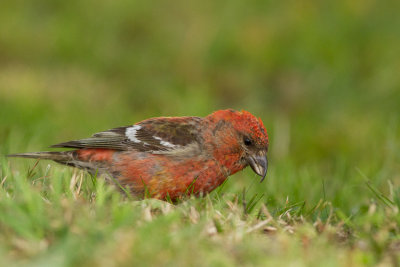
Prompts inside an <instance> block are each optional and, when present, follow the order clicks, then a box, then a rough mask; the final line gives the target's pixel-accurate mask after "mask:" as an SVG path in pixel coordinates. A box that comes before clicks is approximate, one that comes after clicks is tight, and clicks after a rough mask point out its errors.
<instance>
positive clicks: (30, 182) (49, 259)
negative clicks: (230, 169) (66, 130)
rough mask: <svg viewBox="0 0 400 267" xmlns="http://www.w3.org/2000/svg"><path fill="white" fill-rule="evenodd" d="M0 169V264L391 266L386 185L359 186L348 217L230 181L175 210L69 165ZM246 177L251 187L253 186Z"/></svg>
mask: <svg viewBox="0 0 400 267" xmlns="http://www.w3.org/2000/svg"><path fill="white" fill-rule="evenodd" d="M2 162H3V164H2V172H1V190H0V199H1V201H0V210H1V213H0V229H1V232H0V240H1V246H0V254H1V255H2V257H1V263H2V265H6V264H8V265H10V264H11V265H29V266H54V265H57V266H76V265H87V266H114V265H135V264H137V265H141V266H147V265H166V266H170V265H171V266H187V265H195V266H209V265H213V266H214V265H217V266H219V265H221V266H226V265H245V266H252V265H264V264H270V265H274V266H287V265H290V264H296V265H301V266H303V265H304V266H321V265H324V266H325V265H327V266H338V265H341V266H342V265H347V266H364V265H376V264H382V265H391V264H394V265H395V264H396V263H397V262H398V260H399V252H400V239H399V234H400V228H399V225H400V219H399V218H400V216H399V214H398V213H399V203H400V191H399V190H398V188H397V189H395V188H394V187H393V185H392V184H390V183H389V184H388V186H389V191H390V194H389V195H385V194H384V193H382V192H380V191H379V190H378V189H377V188H376V187H375V186H374V185H373V184H372V183H371V182H370V181H366V182H365V183H364V184H363V185H362V187H363V191H365V192H364V193H369V194H370V201H369V202H368V203H365V204H364V205H363V206H361V207H359V208H358V210H357V211H355V212H353V214H348V213H346V212H344V211H342V210H341V209H339V208H338V207H335V206H334V205H332V202H330V201H329V200H327V199H322V198H321V199H320V200H319V201H317V202H312V203H307V202H306V201H299V202H296V201H291V199H290V197H289V196H288V197H287V198H286V199H276V200H275V203H272V204H271V200H270V198H271V194H270V193H265V195H264V194H260V193H257V192H256V191H257V190H252V188H247V189H243V191H242V192H240V191H239V192H236V193H235V189H233V188H232V185H230V182H232V181H229V182H228V183H226V184H225V185H224V186H223V187H222V188H219V189H218V190H216V191H214V192H213V193H211V194H210V195H207V196H205V197H204V198H197V199H196V198H189V199H185V200H182V201H181V202H179V203H177V204H176V205H173V204H170V203H168V202H163V201H158V200H154V199H145V200H142V201H137V200H136V201H135V200H132V199H131V198H127V197H126V195H125V194H122V193H120V192H121V191H120V190H118V188H116V187H115V186H111V185H108V184H106V183H105V181H104V180H103V179H100V178H96V177H92V176H90V175H88V174H86V173H84V172H82V171H77V170H74V169H72V168H67V167H62V166H60V165H55V164H51V163H50V164H46V163H44V162H43V163H38V162H31V163H30V164H28V165H27V166H28V167H26V168H25V169H24V168H23V167H21V164H18V163H13V162H10V161H9V160H8V159H4V158H3V161H2ZM14 164H17V166H19V167H18V168H15V167H13V165H14ZM275 175H276V174H275ZM292 177H293V178H295V177H296V174H295V173H292ZM235 179H237V177H232V178H231V179H230V180H235ZM251 179H254V177H248V179H247V181H248V182H249V184H250V185H251V187H255V186H259V184H258V179H257V181H255V183H253V184H252V182H251ZM229 188H230V190H228V189H229ZM278 195H280V194H279V193H276V195H275V197H277V196H278ZM321 196H323V192H321Z"/></svg>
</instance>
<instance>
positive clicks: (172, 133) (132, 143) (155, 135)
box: [52, 117, 202, 154]
mask: <svg viewBox="0 0 400 267" xmlns="http://www.w3.org/2000/svg"><path fill="white" fill-rule="evenodd" d="M201 120H202V119H201V118H199V117H180V118H166V117H162V118H153V119H148V120H145V121H142V122H140V123H138V124H135V125H133V126H126V127H118V128H114V129H110V130H107V131H104V132H99V133H96V134H94V135H93V136H92V137H90V138H86V139H80V140H74V141H69V142H65V143H60V144H56V145H53V146H52V147H65V148H107V149H115V150H131V149H134V150H138V151H143V152H150V153H158V154H160V153H163V152H168V151H172V150H174V149H179V148H182V147H184V146H186V145H189V144H192V143H196V142H199V141H200V140H199V132H198V131H199V130H198V129H199V125H198V124H199V123H200V122H201Z"/></svg>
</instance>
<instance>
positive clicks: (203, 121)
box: [9, 110, 268, 200]
mask: <svg viewBox="0 0 400 267" xmlns="http://www.w3.org/2000/svg"><path fill="white" fill-rule="evenodd" d="M52 147H64V148H74V149H75V150H72V151H62V152H34V153H22V154H13V155H9V156H12V157H25V158H39V159H50V160H54V161H56V162H58V163H62V164H66V165H70V166H74V167H77V168H81V169H86V170H88V171H89V172H91V173H99V174H103V175H105V176H107V175H112V176H113V177H114V178H115V179H116V180H117V181H118V182H119V183H120V185H122V186H124V187H125V188H127V189H128V190H130V192H131V193H132V194H133V195H135V196H139V197H144V196H150V197H153V198H158V199H166V198H168V197H169V198H170V199H172V200H175V199H177V198H179V197H182V196H183V195H187V194H191V193H193V194H195V195H201V194H205V193H208V192H211V191H212V190H214V189H215V188H216V187H218V186H219V185H220V184H221V183H222V182H224V181H225V180H226V179H227V177H228V176H230V175H232V174H234V173H236V172H237V171H240V170H242V169H243V168H245V167H247V166H248V165H250V167H251V168H252V169H253V171H254V172H255V173H257V174H258V175H260V176H261V177H262V178H261V181H263V180H264V178H265V175H266V173H267V167H268V162H267V151H268V135H267V131H266V129H265V127H264V125H263V123H262V121H261V119H257V118H256V117H254V116H253V115H252V114H251V113H249V112H247V111H242V112H238V111H234V110H219V111H216V112H214V113H212V114H210V115H208V116H206V117H204V118H201V117H159V118H151V119H147V120H144V121H142V122H139V123H137V124H134V125H133V126H126V127H119V128H114V129H110V130H108V131H104V132H99V133H96V134H94V135H93V136H92V137H90V138H87V139H81V140H76V141H70V142H66V143H60V144H57V145H53V146H52Z"/></svg>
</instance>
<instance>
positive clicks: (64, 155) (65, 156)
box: [7, 151, 73, 162]
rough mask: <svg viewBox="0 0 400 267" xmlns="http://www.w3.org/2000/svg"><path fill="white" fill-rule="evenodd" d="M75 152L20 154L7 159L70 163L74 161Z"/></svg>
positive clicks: (11, 155)
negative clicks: (16, 158) (47, 160)
mask: <svg viewBox="0 0 400 267" xmlns="http://www.w3.org/2000/svg"><path fill="white" fill-rule="evenodd" d="M72 152H73V151H62V152H50V151H45V152H31V153H20V154H10V155H7V157H18V158H32V159H49V160H54V161H57V162H68V161H71V160H73V154H72Z"/></svg>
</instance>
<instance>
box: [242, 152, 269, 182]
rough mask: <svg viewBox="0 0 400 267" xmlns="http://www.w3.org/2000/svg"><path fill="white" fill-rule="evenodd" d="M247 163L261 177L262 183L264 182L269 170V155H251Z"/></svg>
mask: <svg viewBox="0 0 400 267" xmlns="http://www.w3.org/2000/svg"><path fill="white" fill-rule="evenodd" d="M247 162H248V163H249V165H250V167H251V168H252V169H253V171H254V172H255V173H257V174H258V175H260V176H261V181H260V183H261V182H262V181H264V179H265V176H266V175H267V169H268V160H267V155H266V154H265V153H260V154H257V155H250V156H248V157H247Z"/></svg>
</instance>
